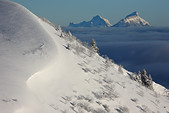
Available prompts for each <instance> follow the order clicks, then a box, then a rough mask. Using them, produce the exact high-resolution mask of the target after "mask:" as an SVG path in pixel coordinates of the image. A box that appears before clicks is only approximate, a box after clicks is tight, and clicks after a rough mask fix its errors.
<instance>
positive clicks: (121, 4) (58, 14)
mask: <svg viewBox="0 0 169 113" xmlns="http://www.w3.org/2000/svg"><path fill="white" fill-rule="evenodd" d="M12 1H15V2H17V3H19V4H22V5H23V6H25V7H26V8H28V9H29V10H31V11H32V12H33V13H34V14H36V15H38V16H43V17H46V18H47V19H49V20H50V21H52V22H53V23H55V24H57V25H61V26H68V24H69V22H76V23H78V22H81V21H83V20H85V21H88V20H90V19H91V18H92V17H93V16H95V15H100V16H102V17H104V18H107V19H108V20H109V21H110V23H111V24H115V23H116V22H118V21H119V20H121V19H122V18H124V17H125V16H127V15H128V14H130V13H132V12H134V11H138V12H139V15H140V16H141V17H142V18H143V19H145V20H147V21H148V22H150V24H151V25H153V26H169V0H12Z"/></svg>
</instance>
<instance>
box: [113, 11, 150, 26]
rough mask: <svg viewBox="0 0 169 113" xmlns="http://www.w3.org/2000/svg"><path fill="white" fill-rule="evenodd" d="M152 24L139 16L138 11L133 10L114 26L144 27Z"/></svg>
mask: <svg viewBox="0 0 169 113" xmlns="http://www.w3.org/2000/svg"><path fill="white" fill-rule="evenodd" d="M143 26H151V25H150V24H149V23H148V22H147V21H145V20H144V19H142V18H141V17H139V14H138V12H133V13H131V14H129V15H128V16H126V17H125V18H124V19H122V20H120V21H119V22H118V23H117V24H115V25H113V26H112V27H143Z"/></svg>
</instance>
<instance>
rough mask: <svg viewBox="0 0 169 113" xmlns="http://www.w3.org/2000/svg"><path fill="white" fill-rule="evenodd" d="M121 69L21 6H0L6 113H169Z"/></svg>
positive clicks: (167, 105) (1, 98)
mask: <svg viewBox="0 0 169 113" xmlns="http://www.w3.org/2000/svg"><path fill="white" fill-rule="evenodd" d="M129 74H130V75H131V74H132V72H128V71H127V70H125V69H124V68H122V67H121V66H119V65H117V64H115V63H112V62H111V61H110V60H106V59H105V58H103V57H101V56H99V55H98V54H97V53H94V52H93V51H92V50H90V47H88V46H87V45H86V44H84V43H81V41H79V40H78V39H76V38H75V37H74V36H72V35H71V33H65V32H63V31H62V30H61V28H60V27H59V26H55V25H53V24H52V23H50V22H49V21H47V20H46V19H42V18H39V17H37V16H35V15H34V14H32V13H31V12H30V11H28V10H27V9H26V8H24V7H23V6H21V5H18V4H16V3H13V2H10V1H7V0H0V113H88V112H89V113H168V112H169V94H168V90H167V89H165V88H164V87H162V86H161V85H159V84H156V83H153V88H154V91H153V90H150V89H148V88H146V87H144V86H142V85H140V84H139V83H137V82H136V81H134V80H131V79H130V78H129Z"/></svg>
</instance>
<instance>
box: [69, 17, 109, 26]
mask: <svg viewBox="0 0 169 113" xmlns="http://www.w3.org/2000/svg"><path fill="white" fill-rule="evenodd" d="M110 26H111V24H110V22H109V20H107V19H105V18H103V17H101V16H100V15H96V16H94V17H93V18H92V19H91V20H90V21H88V22H86V21H83V22H80V23H78V24H75V23H70V24H69V27H110Z"/></svg>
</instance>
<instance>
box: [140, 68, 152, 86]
mask: <svg viewBox="0 0 169 113" xmlns="http://www.w3.org/2000/svg"><path fill="white" fill-rule="evenodd" d="M141 81H142V84H143V85H144V86H146V87H147V88H149V89H153V86H152V83H153V82H152V78H151V75H149V77H148V76H147V72H146V70H145V69H144V70H143V72H142V73H141Z"/></svg>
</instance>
